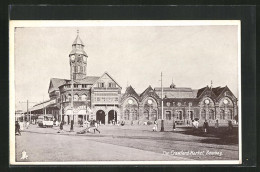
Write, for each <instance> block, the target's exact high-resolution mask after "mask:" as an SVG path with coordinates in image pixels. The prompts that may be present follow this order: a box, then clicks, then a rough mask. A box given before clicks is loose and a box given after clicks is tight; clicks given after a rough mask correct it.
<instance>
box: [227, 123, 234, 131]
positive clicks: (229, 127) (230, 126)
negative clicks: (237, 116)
mask: <svg viewBox="0 0 260 172" xmlns="http://www.w3.org/2000/svg"><path fill="white" fill-rule="evenodd" d="M232 130H233V125H232V122H231V121H228V132H229V133H232Z"/></svg>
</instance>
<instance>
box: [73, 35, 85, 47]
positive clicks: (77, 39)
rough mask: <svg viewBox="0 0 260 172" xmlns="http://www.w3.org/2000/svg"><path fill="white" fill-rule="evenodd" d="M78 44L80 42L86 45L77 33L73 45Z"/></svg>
mask: <svg viewBox="0 0 260 172" xmlns="http://www.w3.org/2000/svg"><path fill="white" fill-rule="evenodd" d="M76 44H79V45H84V43H83V41H82V40H81V39H80V37H79V35H77V37H76V39H75V40H74V42H73V44H72V45H76Z"/></svg>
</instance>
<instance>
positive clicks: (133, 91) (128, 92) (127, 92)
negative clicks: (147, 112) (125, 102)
mask: <svg viewBox="0 0 260 172" xmlns="http://www.w3.org/2000/svg"><path fill="white" fill-rule="evenodd" d="M125 95H134V96H136V97H137V98H138V97H139V95H138V94H137V93H136V92H135V90H134V89H133V87H132V86H131V85H130V86H129V87H127V88H126V91H125Z"/></svg>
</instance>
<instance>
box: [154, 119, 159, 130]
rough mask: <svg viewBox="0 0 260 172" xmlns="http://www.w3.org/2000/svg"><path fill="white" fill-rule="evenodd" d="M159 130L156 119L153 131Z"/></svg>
mask: <svg viewBox="0 0 260 172" xmlns="http://www.w3.org/2000/svg"><path fill="white" fill-rule="evenodd" d="M157 130H158V123H157V121H156V120H155V121H154V127H153V131H157Z"/></svg>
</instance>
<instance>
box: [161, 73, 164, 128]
mask: <svg viewBox="0 0 260 172" xmlns="http://www.w3.org/2000/svg"><path fill="white" fill-rule="evenodd" d="M161 89H162V92H161V93H162V124H161V132H163V131H164V116H163V85H162V72H161Z"/></svg>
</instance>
